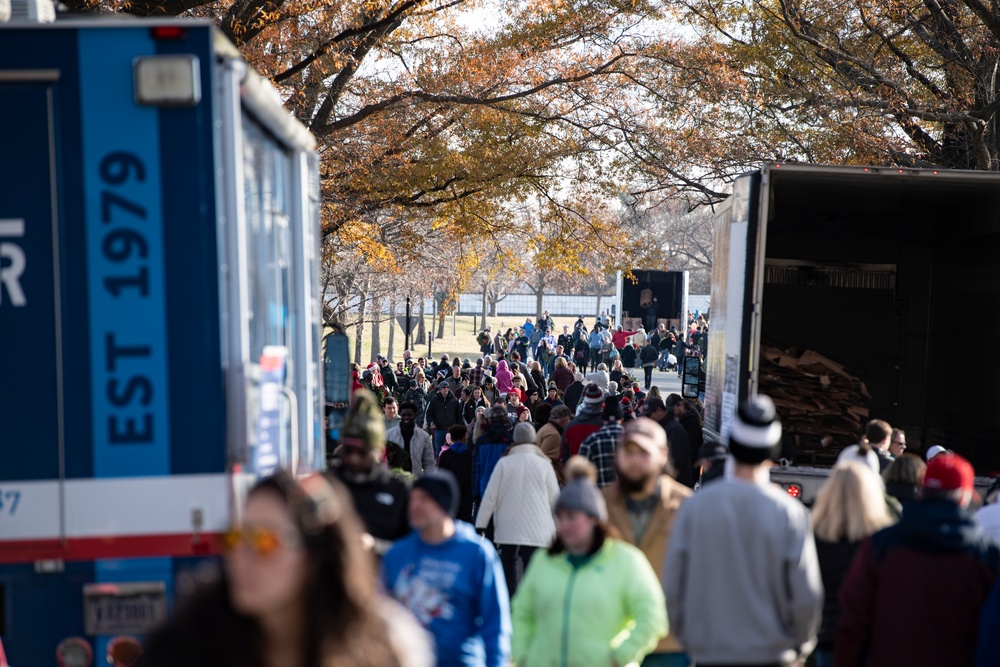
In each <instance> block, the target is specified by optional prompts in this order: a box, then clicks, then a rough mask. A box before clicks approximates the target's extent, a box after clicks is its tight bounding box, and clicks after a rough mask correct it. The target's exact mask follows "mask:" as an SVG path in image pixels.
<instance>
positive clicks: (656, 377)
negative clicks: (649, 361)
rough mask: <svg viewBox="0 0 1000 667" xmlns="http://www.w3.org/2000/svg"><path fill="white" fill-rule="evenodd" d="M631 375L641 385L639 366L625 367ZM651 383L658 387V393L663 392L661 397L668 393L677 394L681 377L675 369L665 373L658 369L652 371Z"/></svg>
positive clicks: (641, 374)
mask: <svg viewBox="0 0 1000 667" xmlns="http://www.w3.org/2000/svg"><path fill="white" fill-rule="evenodd" d="M626 370H627V371H628V372H629V373H631V374H632V376H633V377H635V378H637V379H638V380H639V385H640V386H642V382H643V377H644V376H643V373H642V369H641V368H631V369H626ZM653 384H655V385H656V386H657V387H659V388H660V393H661V394H663V398H666V397H667V396H668V395H669V394H679V393H681V379H680V377H678V375H677V372H676V371H670V372H666V373H661V372H660V371H655V370H654V371H653Z"/></svg>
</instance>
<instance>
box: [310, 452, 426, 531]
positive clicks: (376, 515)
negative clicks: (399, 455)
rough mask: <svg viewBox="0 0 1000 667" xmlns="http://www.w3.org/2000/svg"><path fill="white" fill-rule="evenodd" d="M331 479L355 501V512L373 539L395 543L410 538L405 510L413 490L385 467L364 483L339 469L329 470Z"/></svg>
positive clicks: (333, 467) (336, 466)
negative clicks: (339, 484)
mask: <svg viewBox="0 0 1000 667" xmlns="http://www.w3.org/2000/svg"><path fill="white" fill-rule="evenodd" d="M330 475H331V476H332V477H334V478H336V479H338V480H340V481H341V482H342V483H343V484H344V486H346V487H347V490H348V492H350V494H351V498H352V499H353V500H354V509H355V510H357V512H358V516H360V517H361V522H362V523H364V525H365V530H367V531H368V533H369V534H370V535H371V536H372V537H374V538H376V539H379V540H387V541H389V542H394V541H396V540H398V539H399V538H401V537H405V536H406V535H407V534H409V532H410V521H409V518H408V517H407V516H406V510H407V506H408V505H409V497H410V490H409V488H408V487H407V485H406V482H404V481H403V480H401V479H400V478H398V477H396V476H395V475H393V474H392V473H391V472H389V471H388V470H387V469H386V468H385V467H384V466H382V465H376V466H375V468H374V469H373V470H372V473H371V474H370V475H369V476H368V477H367V478H365V479H363V480H357V479H353V478H352V477H351V476H350V475H346V474H344V471H343V469H342V468H341V467H340V466H339V465H333V466H331V467H330Z"/></svg>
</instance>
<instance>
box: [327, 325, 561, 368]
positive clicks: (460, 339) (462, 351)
mask: <svg viewBox="0 0 1000 667" xmlns="http://www.w3.org/2000/svg"><path fill="white" fill-rule="evenodd" d="M413 318H414V320H415V319H416V315H414V316H413ZM473 319H475V326H476V327H477V328H475V329H474V328H473ZM532 319H534V318H532ZM553 319H554V321H555V325H556V332H557V333H562V326H563V325H564V324H566V325H568V326H570V327H572V326H573V322H575V321H576V318H575V317H572V318H570V317H556V318H553ZM452 321H453V320H452V316H450V315H449V316H448V317H447V318H445V325H444V338H435V339H433V340H432V341H431V356H432V357H433V358H435V359H439V358H440V357H441V355H442V354H445V353H447V354H448V355H450V356H451V357H454V356H455V355H456V354H457V355H458V356H460V357H462V358H463V359H465V358H469V359H471V360H472V362H473V363H475V360H476V357H478V356H479V354H480V352H479V345H478V344H476V335H477V334H478V333H479V332H480V331H481V330H482V328H483V323H482V318H480V317H475V318H473V316H472V315H457V316H455V318H454V329H453V328H452ZM523 323H524V317H518V316H516V315H504V316H502V317H493V318H490V319H488V320H487V324H490V325H492V326H493V333H494V334H496V332H497V330H498V329H499V330H500V331H506V330H507V328H508V327H513V326H515V325H518V326H519V325H521V324H523ZM390 325H391V326H393V327H395V328H396V331H395V334H394V335H395V340H394V341H393V346H392V351H391V353H390V352H389V326H390ZM424 326H425V327H426V329H427V333H428V334H430V333H431V332H432V331H433V332H434V333H437V327H436V323H435V322H434V318H433V317H431V316H429V315H428V316H425V317H424ZM379 329H380V331H379V333H380V336H379V339H380V341H381V348H382V354H383V355H385V356H387V357H389V359H390V360H392V361H394V362H395V361H400V360H402V358H403V328H402V327H401V326H399V324H398V323H396V322H395V321H392V322H390V321H389V320H385V319H384V320H382V323H381V324H380V326H379ZM414 329H416V327H414ZM453 331H454V333H452V332H453ZM415 333H416V332H415V331H414V334H415ZM347 335H348V336H349V337H350V339H351V347H350V350H351V360H352V361H354V345H355V331H354V327H351V328H350V329H348V331H347ZM412 351H413V356H415V357H426V356H428V354H427V344H426V342H425V343H424V344H423V345H414V346H413V348H412ZM372 356H373V355H372V327H371V323H370V322H367V323H365V331H364V338H363V340H362V341H361V364H362V365H367V364H368V363H371V361H372Z"/></svg>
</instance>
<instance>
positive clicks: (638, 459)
mask: <svg viewBox="0 0 1000 667" xmlns="http://www.w3.org/2000/svg"><path fill="white" fill-rule="evenodd" d="M615 467H616V469H617V471H618V480H617V482H616V483H615V484H612V485H611V486H608V487H606V488H605V489H604V490H603V493H604V498H605V500H606V501H607V504H608V523H609V524H610V525H612V526H614V528H615V529H616V530H617V531H618V533H619V534H620V535H621V536H622V539H623V540H625V541H626V542H628V543H629V544H632V545H633V546H636V547H638V548H639V549H641V550H642V553H643V554H644V555H645V556H646V558H647V559H648V560H649V563H650V565H652V566H653V569H654V570H655V571H656V575H657V577H661V578H662V573H663V567H664V557H665V556H666V553H667V546H668V544H669V540H670V531H671V530H672V528H673V524H674V516H675V515H676V514H677V510H678V509H679V508H680V506H681V503H683V502H684V501H685V500H686V499H687V498H688V497H690V496H691V490H690V489H688V488H687V487H685V486H684V485H683V484H679V483H678V482H676V481H674V480H673V479H671V478H670V477H669V475H667V474H664V473H665V471H669V469H670V463H669V458H668V456H667V434H666V432H665V431H664V430H663V428H662V427H660V425H659V424H657V423H656V422H654V421H653V420H652V419H648V418H646V417H640V418H639V419H633V420H632V421H630V422H627V423H626V425H625V434H624V436H623V439H622V443H621V445H620V446H619V447H618V452H617V454H616V456H615ZM667 613H668V614H669V613H670V610H669V609H668V610H667ZM690 663H691V661H690V660H689V659H688V657H687V656H686V655H684V653H683V648H682V647H681V645H680V643H678V641H677V639H676V638H675V637H673V636H672V635H667V637H665V638H664V639H662V640H661V641H660V643H659V645H658V646H657V647H656V650H655V651H654V652H653V653H651V654H650V655H648V656H646V659H645V660H644V661H643V663H642V664H643V666H644V667H655V666H658V665H689V664H690Z"/></svg>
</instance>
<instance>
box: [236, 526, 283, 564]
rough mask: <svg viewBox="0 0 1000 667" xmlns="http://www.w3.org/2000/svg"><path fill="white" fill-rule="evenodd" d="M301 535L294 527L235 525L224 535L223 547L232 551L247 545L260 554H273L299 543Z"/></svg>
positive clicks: (266, 555) (267, 555)
mask: <svg viewBox="0 0 1000 667" xmlns="http://www.w3.org/2000/svg"><path fill="white" fill-rule="evenodd" d="M299 540H300V538H299V535H298V533H297V532H296V530H295V529H294V528H286V529H284V530H280V529H275V528H267V527H265V526H234V527H232V528H230V529H229V530H228V531H226V532H225V533H224V534H223V535H222V548H223V551H224V552H225V553H232V552H233V551H236V549H238V548H239V546H240V545H241V544H242V545H245V546H246V547H247V548H249V549H250V550H251V551H253V552H254V553H255V554H256V555H258V556H265V557H269V556H273V555H274V554H275V553H277V552H278V551H279V550H281V549H282V548H283V547H285V546H295V545H297V544H298V543H299Z"/></svg>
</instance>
